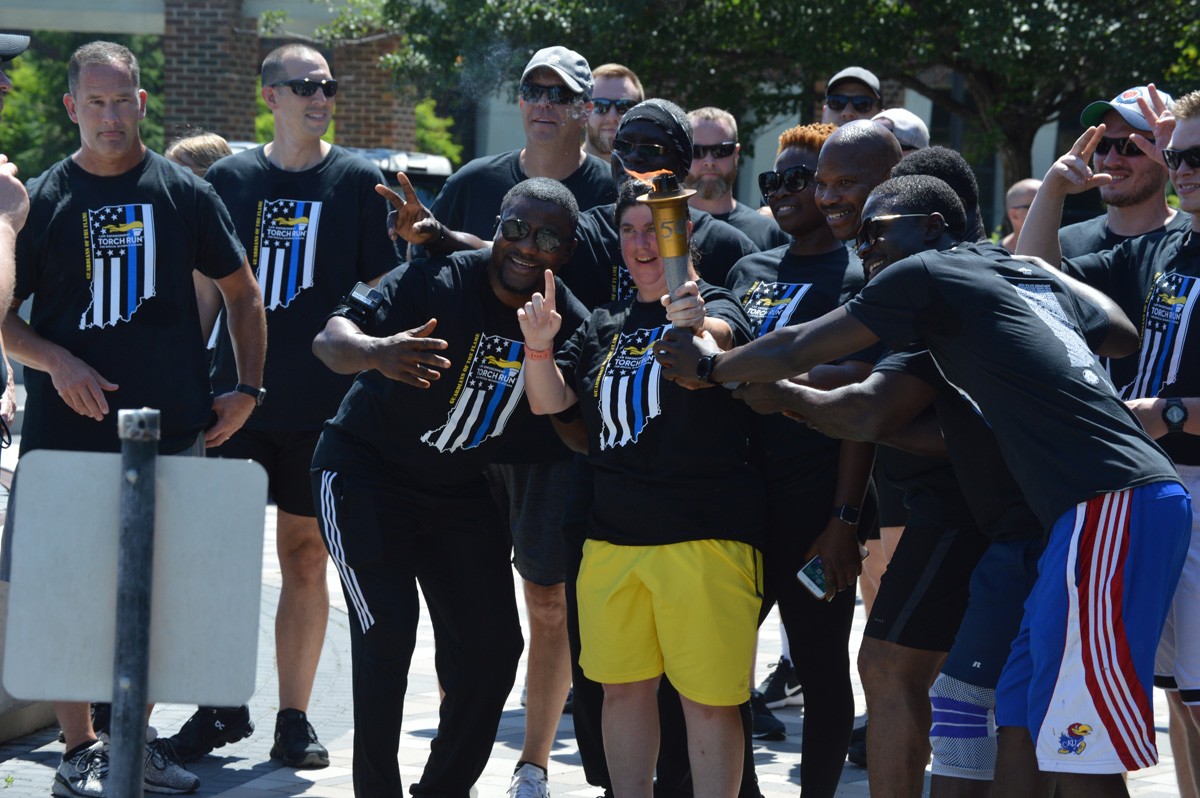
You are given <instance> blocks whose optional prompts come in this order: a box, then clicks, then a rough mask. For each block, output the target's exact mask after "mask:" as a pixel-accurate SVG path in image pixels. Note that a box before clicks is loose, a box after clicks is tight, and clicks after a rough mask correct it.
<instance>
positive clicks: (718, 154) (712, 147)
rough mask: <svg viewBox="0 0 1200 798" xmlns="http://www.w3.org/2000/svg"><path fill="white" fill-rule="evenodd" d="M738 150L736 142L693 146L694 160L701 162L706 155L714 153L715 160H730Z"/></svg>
mask: <svg viewBox="0 0 1200 798" xmlns="http://www.w3.org/2000/svg"><path fill="white" fill-rule="evenodd" d="M736 150H737V142H736V141H722V142H721V143H720V144H693V145H692V158H693V159H695V160H697V161H699V160H701V159H703V158H704V156H705V154H706V153H710V152H711V153H712V155H713V157H714V158H728V157H729V156H730V155H733V153H734V152H735V151H736Z"/></svg>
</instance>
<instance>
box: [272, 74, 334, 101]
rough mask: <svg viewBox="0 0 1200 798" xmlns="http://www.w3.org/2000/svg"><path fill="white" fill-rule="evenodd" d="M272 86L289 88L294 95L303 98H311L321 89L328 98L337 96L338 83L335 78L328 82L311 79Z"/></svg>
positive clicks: (273, 84)
mask: <svg viewBox="0 0 1200 798" xmlns="http://www.w3.org/2000/svg"><path fill="white" fill-rule="evenodd" d="M271 85H272V86H287V87H288V88H290V89H291V90H292V94H296V95H299V96H301V97H311V96H313V95H314V94H316V93H317V89H320V90H321V92H322V93H324V95H325V96H326V97H332V96H333V95H335V94H337V86H338V84H337V81H336V80H334V79H333V78H328V79H326V80H312V79H310V78H297V79H296V80H281V81H279V82H278V83H272V84H271Z"/></svg>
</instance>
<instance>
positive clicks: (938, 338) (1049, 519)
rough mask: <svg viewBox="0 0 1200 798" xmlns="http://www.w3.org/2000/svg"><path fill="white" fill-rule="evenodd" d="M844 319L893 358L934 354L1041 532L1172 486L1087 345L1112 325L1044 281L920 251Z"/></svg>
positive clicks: (1006, 267) (1034, 274)
mask: <svg viewBox="0 0 1200 798" xmlns="http://www.w3.org/2000/svg"><path fill="white" fill-rule="evenodd" d="M846 307H847V309H848V310H849V312H850V314H851V315H852V316H854V318H856V319H858V321H860V322H861V323H863V324H864V325H866V326H867V327H868V328H869V329H871V330H872V331H873V332H874V333H875V334H876V335H877V336H879V337H880V339H881V340H883V341H884V343H886V344H888V345H889V346H891V347H893V348H895V349H901V348H904V347H906V346H908V344H910V343H911V342H913V341H915V340H918V339H920V340H921V341H923V342H924V343H925V344H926V346H928V347H929V350H930V352H931V353H932V355H933V358H934V361H935V362H936V363H937V365H938V368H939V370H940V371H941V372H942V374H943V376H945V378H946V380H947V381H948V382H949V383H950V384H951V385H953V386H954V387H955V388H956V389H958V391H959V392H960V393H962V394H963V395H964V396H966V397H968V398H969V399H970V401H971V402H972V403H973V404H974V406H975V407H976V408H977V409H978V410H979V411H980V413H981V414H982V415H983V417H984V419H985V420H986V421H987V422H988V424H990V425H991V427H992V429H993V430H995V432H996V437H997V439H998V441H999V443H1000V449H1001V451H1002V452H1003V454H1004V459H1005V462H1007V463H1008V467H1009V470H1010V471H1012V473H1013V476H1014V477H1015V478H1016V479H1017V481H1018V484H1020V485H1021V488H1022V491H1023V492H1024V494H1025V497H1026V500H1027V501H1028V502H1029V505H1030V507H1032V508H1033V511H1034V512H1035V513H1036V514H1037V516H1038V518H1039V520H1041V522H1042V524H1043V525H1044V526H1045V527H1046V528H1049V527H1050V526H1052V525H1053V524H1054V522H1055V521H1056V520H1057V519H1058V517H1059V516H1060V515H1062V513H1064V512H1065V511H1066V510H1067V509H1069V508H1070V507H1072V506H1074V505H1076V504H1078V503H1080V502H1083V501H1086V500H1088V499H1090V498H1093V497H1095V496H1098V495H1101V494H1104V493H1110V492H1113V491H1118V490H1125V489H1127V488H1133V487H1137V486H1139V485H1145V484H1149V483H1152V482H1159V481H1164V480H1165V481H1174V482H1178V480H1179V478H1178V475H1177V474H1176V473H1175V469H1174V467H1173V466H1172V465H1171V463H1170V461H1169V460H1168V458H1167V457H1166V455H1165V454H1164V453H1163V451H1162V450H1161V449H1159V448H1158V446H1156V445H1155V444H1154V442H1153V441H1151V440H1150V439H1149V438H1148V437H1147V436H1146V433H1145V432H1144V431H1143V430H1142V427H1141V425H1140V424H1139V423H1138V421H1137V419H1136V418H1135V417H1134V416H1133V414H1132V413H1131V412H1130V411H1129V409H1128V408H1126V407H1125V405H1124V404H1123V403H1122V402H1121V400H1120V399H1119V398H1118V397H1117V394H1116V391H1115V390H1114V389H1113V387H1112V383H1111V382H1110V381H1109V379H1108V375H1107V374H1105V373H1104V370H1103V369H1102V368H1100V365H1099V363H1097V361H1096V358H1095V356H1094V355H1093V354H1092V352H1091V350H1090V349H1088V346H1087V344H1086V343H1085V340H1084V339H1085V338H1089V337H1090V335H1091V334H1093V333H1094V332H1095V331H1097V330H1100V329H1102V328H1104V327H1106V326H1107V323H1108V320H1107V317H1106V316H1105V314H1104V313H1103V312H1102V311H1101V310H1099V309H1098V308H1096V307H1094V306H1092V305H1091V304H1089V303H1087V302H1084V301H1082V300H1079V299H1078V298H1077V297H1076V296H1075V295H1074V294H1073V293H1071V292H1070V291H1068V290H1067V289H1065V288H1064V287H1063V285H1062V283H1061V282H1060V281H1058V280H1057V279H1055V278H1054V277H1052V276H1050V275H1047V274H1045V273H1044V272H1042V271H1041V270H1036V271H1035V270H1034V267H1031V266H1028V265H1026V264H1024V263H1022V262H1021V261H1016V260H1011V261H1007V262H1002V261H1000V260H998V259H990V258H988V257H985V256H982V255H980V254H978V253H976V252H972V251H971V250H970V249H968V248H960V249H955V250H947V251H944V252H936V251H927V252H922V253H919V254H917V255H914V256H912V257H909V258H905V259H904V260H902V261H900V262H899V263H896V264H894V265H892V266H889V267H888V268H887V269H885V270H884V271H883V272H881V273H880V274H879V275H878V276H877V277H876V278H875V279H874V280H872V281H871V282H870V283H868V284H867V287H866V288H864V289H863V290H862V293H860V294H859V295H858V296H857V297H855V298H854V299H852V300H850V302H849V303H848V304H847V305H846Z"/></svg>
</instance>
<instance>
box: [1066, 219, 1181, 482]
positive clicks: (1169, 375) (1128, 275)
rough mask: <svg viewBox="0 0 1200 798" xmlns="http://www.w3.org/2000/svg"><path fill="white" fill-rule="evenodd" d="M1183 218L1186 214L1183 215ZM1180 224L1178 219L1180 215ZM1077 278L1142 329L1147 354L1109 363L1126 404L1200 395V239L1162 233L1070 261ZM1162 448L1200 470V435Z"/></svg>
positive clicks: (1172, 438)
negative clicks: (1198, 312) (1198, 314)
mask: <svg viewBox="0 0 1200 798" xmlns="http://www.w3.org/2000/svg"><path fill="white" fill-rule="evenodd" d="M1183 215H1184V214H1179V216H1183ZM1176 218H1178V217H1176ZM1063 268H1064V269H1066V270H1067V271H1068V272H1069V273H1070V274H1073V275H1074V276H1076V277H1078V278H1080V279H1081V280H1084V281H1085V282H1087V283H1088V284H1089V285H1093V286H1095V287H1096V288H1098V289H1100V290H1101V291H1103V292H1104V293H1106V294H1108V295H1109V296H1111V297H1112V298H1113V299H1114V300H1116V302H1117V303H1118V304H1119V305H1120V306H1121V309H1122V310H1124V311H1125V314H1126V315H1127V316H1129V318H1130V319H1132V320H1133V321H1134V323H1136V324H1137V325H1138V328H1139V331H1140V332H1141V336H1142V346H1141V348H1140V349H1139V350H1138V351H1137V352H1135V353H1134V354H1132V355H1129V356H1128V357H1123V358H1120V359H1119V360H1109V361H1108V369H1109V374H1110V375H1111V376H1112V381H1113V384H1114V385H1115V386H1116V387H1117V391H1118V393H1119V394H1120V396H1121V398H1122V399H1140V398H1144V397H1156V396H1200V367H1197V365H1196V364H1197V363H1200V361H1196V360H1192V358H1194V357H1197V347H1200V322H1197V329H1196V330H1193V329H1192V325H1191V321H1192V311H1193V309H1194V308H1195V307H1196V305H1197V303H1198V302H1200V282H1198V280H1200V233H1196V232H1194V231H1190V230H1189V231H1188V232H1174V233H1155V234H1151V235H1147V236H1140V237H1138V238H1132V239H1129V240H1127V241H1124V242H1122V243H1121V244H1119V245H1118V246H1117V247H1116V248H1115V249H1112V250H1109V251H1107V252H1101V253H1097V254H1095V255H1086V256H1082V257H1079V258H1075V259H1073V260H1070V261H1064V262H1063ZM1158 444H1159V445H1160V446H1162V447H1163V449H1164V450H1166V452H1167V454H1169V455H1170V456H1171V459H1172V460H1174V461H1175V462H1176V463H1182V464H1184V465H1200V436H1196V435H1189V434H1187V433H1185V432H1168V433H1167V434H1166V435H1164V436H1163V437H1161V438H1159V439H1158Z"/></svg>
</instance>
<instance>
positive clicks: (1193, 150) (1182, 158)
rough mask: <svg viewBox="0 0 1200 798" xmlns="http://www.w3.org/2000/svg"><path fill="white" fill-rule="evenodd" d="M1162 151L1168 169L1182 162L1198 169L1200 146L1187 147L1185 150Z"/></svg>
mask: <svg viewBox="0 0 1200 798" xmlns="http://www.w3.org/2000/svg"><path fill="white" fill-rule="evenodd" d="M1162 152H1163V160H1164V161H1166V162H1167V168H1168V169H1178V168H1179V165H1180V164H1182V163H1187V165H1188V166H1190V167H1192V168H1193V169H1200V147H1189V148H1188V149H1186V150H1163V151H1162Z"/></svg>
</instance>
